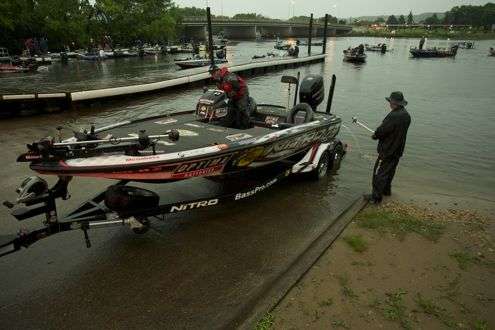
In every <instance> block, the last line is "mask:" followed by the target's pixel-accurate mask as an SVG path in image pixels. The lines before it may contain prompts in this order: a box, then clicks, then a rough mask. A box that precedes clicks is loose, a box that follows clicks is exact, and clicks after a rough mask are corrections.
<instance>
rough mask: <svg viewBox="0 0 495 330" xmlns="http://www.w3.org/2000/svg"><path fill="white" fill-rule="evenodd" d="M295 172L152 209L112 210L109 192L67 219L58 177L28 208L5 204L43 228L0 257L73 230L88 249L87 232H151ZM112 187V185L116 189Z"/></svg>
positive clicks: (21, 236) (1, 245)
mask: <svg viewBox="0 0 495 330" xmlns="http://www.w3.org/2000/svg"><path fill="white" fill-rule="evenodd" d="M291 173H292V171H291V167H285V168H284V169H283V170H281V171H279V172H278V173H277V174H276V175H275V176H270V177H269V178H268V179H266V180H263V181H258V182H256V184H253V185H250V186H248V187H243V188H242V189H239V190H236V191H234V192H226V193H223V194H218V195H215V196H212V197H205V198H198V199H191V200H185V201H178V202H173V203H166V204H159V205H158V206H155V207H151V208H140V209H134V210H124V211H120V210H119V211H115V210H111V209H109V208H108V207H107V206H106V205H105V203H104V201H105V195H106V192H107V189H108V188H107V189H105V190H104V191H102V192H100V193H98V194H97V195H95V196H94V197H93V198H91V199H89V200H87V201H85V202H83V203H82V204H81V205H80V206H78V207H77V208H75V209H74V210H73V211H71V212H69V213H68V214H67V215H65V216H64V217H61V218H60V219H59V218H58V215H57V203H56V200H57V199H68V189H67V188H68V184H69V182H70V179H71V178H70V177H59V180H58V181H57V183H56V184H55V185H54V186H53V187H52V188H50V189H49V190H48V191H47V192H46V193H44V194H42V195H40V196H37V197H35V198H34V199H33V200H31V201H26V202H22V204H24V205H25V206H22V207H17V208H14V204H13V203H10V202H4V205H5V206H7V207H9V208H12V209H13V210H12V212H11V214H12V215H13V216H14V217H15V218H16V219H17V220H19V221H22V220H26V219H31V218H33V217H36V216H39V215H42V214H44V215H45V220H44V222H43V224H44V227H42V228H39V229H36V230H33V231H27V230H22V229H21V230H20V231H19V232H18V233H17V236H16V237H15V238H13V239H10V240H8V241H7V242H0V257H3V256H6V255H9V254H11V253H14V252H17V251H19V250H21V249H22V248H23V247H24V248H28V247H29V246H30V245H32V244H34V243H36V242H37V241H39V240H41V239H44V238H47V237H49V236H52V235H55V234H58V233H62V232H66V231H72V230H78V229H80V230H82V232H83V234H84V240H85V243H86V247H88V248H90V247H91V241H90V238H89V234H88V230H90V229H93V228H99V227H110V226H126V225H127V226H129V227H130V228H131V229H132V230H133V231H134V232H135V233H136V234H143V233H145V232H146V231H148V229H149V220H150V219H154V220H160V221H165V220H166V219H165V216H166V215H169V214H174V213H180V212H185V211H190V210H194V209H200V208H205V207H210V206H217V205H220V204H224V203H226V202H231V201H238V200H241V199H244V198H247V197H251V196H254V195H256V194H258V193H260V192H262V191H264V190H266V189H267V188H269V187H271V186H272V185H274V184H276V183H278V182H280V181H282V180H283V179H284V178H285V177H287V176H289V175H290V174H291ZM129 182H130V181H127V180H123V181H119V182H117V183H116V184H115V185H117V186H124V185H127V183H129ZM115 185H113V186H115Z"/></svg>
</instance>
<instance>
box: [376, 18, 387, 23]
mask: <svg viewBox="0 0 495 330" xmlns="http://www.w3.org/2000/svg"><path fill="white" fill-rule="evenodd" d="M374 23H377V24H380V23H385V18H383V17H378V18H377V19H375V22H374Z"/></svg>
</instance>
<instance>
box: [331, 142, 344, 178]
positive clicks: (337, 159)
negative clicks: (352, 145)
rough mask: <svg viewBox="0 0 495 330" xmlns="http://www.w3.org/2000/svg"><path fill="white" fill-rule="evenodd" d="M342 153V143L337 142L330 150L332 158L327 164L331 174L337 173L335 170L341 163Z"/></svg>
mask: <svg viewBox="0 0 495 330" xmlns="http://www.w3.org/2000/svg"><path fill="white" fill-rule="evenodd" d="M344 154H345V152H344V147H343V146H342V144H341V143H339V144H337V146H336V147H335V149H334V150H333V152H332V160H331V164H330V166H329V171H330V173H331V174H335V173H337V171H338V170H339V169H340V165H341V163H342V158H344Z"/></svg>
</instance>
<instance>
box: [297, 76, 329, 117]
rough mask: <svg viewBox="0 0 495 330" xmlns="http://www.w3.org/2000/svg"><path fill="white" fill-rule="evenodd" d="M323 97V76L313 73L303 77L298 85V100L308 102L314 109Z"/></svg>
mask: <svg viewBox="0 0 495 330" xmlns="http://www.w3.org/2000/svg"><path fill="white" fill-rule="evenodd" d="M324 98H325V86H324V84H323V77H322V76H320V75H315V74H311V75H308V76H306V77H304V79H303V80H302V81H301V84H300V86H299V102H301V103H307V104H309V105H310V106H311V108H312V109H313V111H315V110H316V108H317V107H318V106H319V105H320V104H321V102H323V99H324Z"/></svg>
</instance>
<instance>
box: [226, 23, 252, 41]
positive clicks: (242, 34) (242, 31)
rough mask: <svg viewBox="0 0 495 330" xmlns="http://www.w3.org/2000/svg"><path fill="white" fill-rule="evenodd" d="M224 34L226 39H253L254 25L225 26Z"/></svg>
mask: <svg viewBox="0 0 495 330" xmlns="http://www.w3.org/2000/svg"><path fill="white" fill-rule="evenodd" d="M224 35H225V37H226V38H227V39H255V38H256V26H238V27H234V26H226V27H225V28H224Z"/></svg>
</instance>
